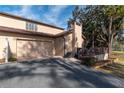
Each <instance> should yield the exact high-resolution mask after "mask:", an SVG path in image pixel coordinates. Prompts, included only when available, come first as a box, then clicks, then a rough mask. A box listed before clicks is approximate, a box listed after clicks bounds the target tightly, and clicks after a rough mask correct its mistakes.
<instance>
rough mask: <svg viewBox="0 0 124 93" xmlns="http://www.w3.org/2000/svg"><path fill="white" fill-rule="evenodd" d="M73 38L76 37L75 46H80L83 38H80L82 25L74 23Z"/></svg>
mask: <svg viewBox="0 0 124 93" xmlns="http://www.w3.org/2000/svg"><path fill="white" fill-rule="evenodd" d="M75 38H76V44H75V45H76V47H77V48H82V43H83V42H84V39H83V38H82V27H81V26H79V25H77V24H76V23H75Z"/></svg>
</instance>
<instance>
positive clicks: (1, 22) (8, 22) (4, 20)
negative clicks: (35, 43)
mask: <svg viewBox="0 0 124 93" xmlns="http://www.w3.org/2000/svg"><path fill="white" fill-rule="evenodd" d="M25 25H26V23H25V21H22V20H17V19H13V18H10V17H5V16H1V15H0V26H5V27H12V28H18V29H25Z"/></svg>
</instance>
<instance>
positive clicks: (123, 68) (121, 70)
mask: <svg viewBox="0 0 124 93" xmlns="http://www.w3.org/2000/svg"><path fill="white" fill-rule="evenodd" d="M99 69H100V70H102V71H104V72H107V73H110V74H113V75H116V76H119V77H121V78H124V65H123V64H120V63H113V64H108V65H107V66H104V67H101V68H99Z"/></svg>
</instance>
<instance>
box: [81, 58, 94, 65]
mask: <svg viewBox="0 0 124 93" xmlns="http://www.w3.org/2000/svg"><path fill="white" fill-rule="evenodd" d="M95 63H96V59H95V58H94V57H85V58H82V62H81V64H83V65H86V66H93V65H95Z"/></svg>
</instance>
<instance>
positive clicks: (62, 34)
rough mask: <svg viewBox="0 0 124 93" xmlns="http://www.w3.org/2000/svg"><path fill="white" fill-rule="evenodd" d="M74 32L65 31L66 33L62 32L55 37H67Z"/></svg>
mask: <svg viewBox="0 0 124 93" xmlns="http://www.w3.org/2000/svg"><path fill="white" fill-rule="evenodd" d="M72 32H73V31H72V30H70V31H64V32H61V33H59V34H56V35H55V37H61V36H65V35H68V34H71V33H72Z"/></svg>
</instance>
